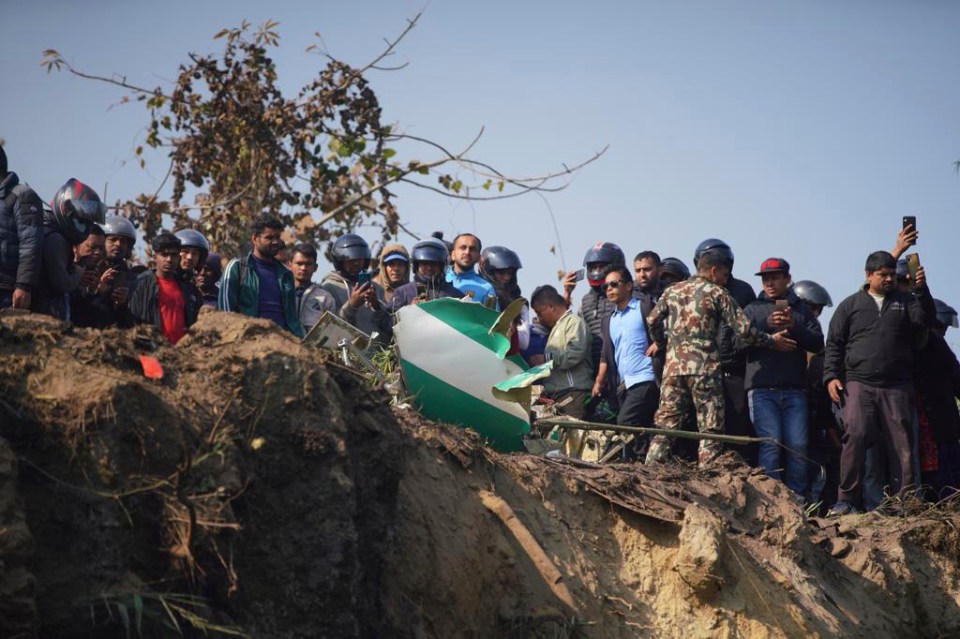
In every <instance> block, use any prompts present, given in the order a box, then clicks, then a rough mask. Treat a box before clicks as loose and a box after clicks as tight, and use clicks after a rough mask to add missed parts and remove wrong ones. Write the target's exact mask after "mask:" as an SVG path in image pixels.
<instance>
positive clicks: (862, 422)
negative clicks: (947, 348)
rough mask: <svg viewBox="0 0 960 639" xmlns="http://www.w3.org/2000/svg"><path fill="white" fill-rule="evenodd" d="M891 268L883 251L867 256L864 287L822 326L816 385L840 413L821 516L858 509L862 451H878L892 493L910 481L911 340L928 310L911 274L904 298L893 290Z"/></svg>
mask: <svg viewBox="0 0 960 639" xmlns="http://www.w3.org/2000/svg"><path fill="white" fill-rule="evenodd" d="M896 268H897V261H896V259H895V258H894V257H893V255H891V254H890V253H887V252H886V251H876V252H874V253H871V254H870V255H869V256H868V257H867V262H866V265H865V266H864V270H865V272H866V277H867V283H866V284H865V285H864V286H863V289H861V290H860V291H859V292H857V293H854V294H853V295H851V296H850V297H848V298H846V299H845V300H843V301H842V302H840V305H839V306H837V310H836V312H835V313H834V315H833V318H831V320H830V330H829V332H828V334H827V342H826V351H825V359H824V373H823V381H824V383H825V384H826V386H827V392H829V393H830V399H831V400H833V402H834V403H835V404H839V405H840V407H841V409H842V411H843V425H844V432H843V449H842V452H841V454H840V488H839V490H838V491H837V503H836V504H835V505H834V507H833V508H832V509H831V510H830V513H828V516H840V515H846V514H849V513H853V512H857V510H858V509H859V508H861V507H862V506H863V488H864V469H865V465H866V456H867V448H868V447H869V446H870V444H871V443H873V442H877V444H878V445H882V446H884V448H885V449H886V453H887V464H888V467H889V471H890V484H891V489H892V491H893V492H894V493H899V492H900V491H902V490H904V489H906V488H908V487H909V486H911V485H912V484H913V482H914V473H915V462H914V459H913V446H914V445H915V443H914V442H912V441H911V440H912V436H911V433H912V431H913V412H914V387H913V375H914V362H915V357H916V343H917V338H918V336H920V335H923V334H924V333H925V332H926V329H927V328H931V327H934V326H935V323H936V315H937V312H936V307H935V306H934V302H933V298H932V297H931V295H930V290H929V289H928V288H927V282H926V276H925V274H924V271H923V267H922V266H921V267H919V269H918V272H917V279H916V281H915V282H914V285H915V289H914V292H912V293H907V292H902V291H898V290H897V289H896Z"/></svg>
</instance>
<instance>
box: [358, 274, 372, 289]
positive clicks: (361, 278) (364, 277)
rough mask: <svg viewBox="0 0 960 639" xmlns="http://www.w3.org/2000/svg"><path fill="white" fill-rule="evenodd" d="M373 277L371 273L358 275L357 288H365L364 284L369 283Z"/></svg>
mask: <svg viewBox="0 0 960 639" xmlns="http://www.w3.org/2000/svg"><path fill="white" fill-rule="evenodd" d="M371 277H373V275H372V274H371V273H370V271H360V272H359V273H358V274H357V286H363V285H364V284H367V283H369V282H370V278H371Z"/></svg>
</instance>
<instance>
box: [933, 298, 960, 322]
mask: <svg viewBox="0 0 960 639" xmlns="http://www.w3.org/2000/svg"><path fill="white" fill-rule="evenodd" d="M933 305H934V306H936V307H937V321H938V322H940V323H941V324H943V325H944V326H952V327H954V328H960V322H957V311H956V309H954V308H953V307H952V306H950V305H949V304H947V303H946V302H944V301H943V300H938V299H935V300H933Z"/></svg>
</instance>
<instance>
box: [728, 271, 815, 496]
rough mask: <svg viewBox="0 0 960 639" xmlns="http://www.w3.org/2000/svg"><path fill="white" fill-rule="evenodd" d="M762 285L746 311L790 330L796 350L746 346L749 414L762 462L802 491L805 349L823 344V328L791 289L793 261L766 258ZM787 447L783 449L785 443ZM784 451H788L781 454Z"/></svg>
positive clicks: (755, 322) (770, 328) (768, 329)
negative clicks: (755, 432) (782, 471)
mask: <svg viewBox="0 0 960 639" xmlns="http://www.w3.org/2000/svg"><path fill="white" fill-rule="evenodd" d="M757 275H758V276H759V277H760V279H761V282H762V284H763V286H762V288H763V291H762V292H761V293H760V297H759V298H757V300H756V301H754V302H751V303H749V304H747V307H746V309H744V311H745V312H746V314H747V317H748V318H749V319H750V325H751V326H753V327H754V328H756V329H757V330H758V331H762V332H764V333H767V334H770V335H772V334H774V333H779V332H781V331H784V330H786V331H787V335H788V336H789V337H790V339H792V340H794V341H795V342H796V343H797V348H796V350H792V351H776V350H773V349H770V348H756V347H753V346H751V347H748V348H747V369H746V375H745V378H744V381H745V383H744V386H745V388H746V390H747V403H748V405H749V408H750V420H751V421H752V422H753V427H754V428H755V429H756V431H757V435H758V436H760V437H766V438H770V439H772V440H776V442H778V443H774V442H773V441H768V442H764V443H762V444H760V451H759V453H760V454H759V461H760V465H761V466H763V468H764V469H765V470H766V471H767V475H769V476H770V477H773V478H775V479H780V478H781V469H783V468H785V470H786V472H784V473H783V481H784V483H785V484H786V485H787V486H788V487H789V488H790V489H791V490H793V491H794V492H795V493H796V494H797V495H800V496H801V497H803V496H804V495H803V492H804V490H805V488H806V483H807V462H806V459H805V457H806V455H807V396H806V380H807V352H810V353H819V352H820V351H821V350H823V332H822V331H821V330H820V323H819V322H818V321H817V320H816V318H815V317H814V316H813V314H812V313H811V312H810V309H809V308H808V307H807V306H806V304H804V303H803V300H801V299H800V298H799V297H797V295H796V294H795V293H794V292H793V289H792V288H791V286H790V284H791V282H792V280H791V278H790V264H789V263H787V261H786V260H785V259H783V258H781V257H771V258H768V259H766V260H764V261H763V263H762V264H761V265H760V270H759V271H758V272H757ZM781 444H782V445H783V447H785V448H786V451H782V450H781V446H780V445H781ZM781 452H785V454H784V455H781Z"/></svg>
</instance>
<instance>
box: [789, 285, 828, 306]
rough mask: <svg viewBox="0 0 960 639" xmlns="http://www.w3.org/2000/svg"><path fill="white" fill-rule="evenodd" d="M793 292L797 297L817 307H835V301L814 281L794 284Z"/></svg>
mask: <svg viewBox="0 0 960 639" xmlns="http://www.w3.org/2000/svg"><path fill="white" fill-rule="evenodd" d="M793 292H794V293H796V295H797V297H799V298H800V299H802V300H803V301H804V302H807V303H809V304H816V305H817V306H833V300H832V299H830V293H828V292H827V289H825V288H823V287H822V286H820V285H819V284H817V283H816V282H814V281H812V280H800V281H799V282H794V284H793Z"/></svg>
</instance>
